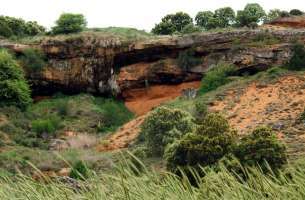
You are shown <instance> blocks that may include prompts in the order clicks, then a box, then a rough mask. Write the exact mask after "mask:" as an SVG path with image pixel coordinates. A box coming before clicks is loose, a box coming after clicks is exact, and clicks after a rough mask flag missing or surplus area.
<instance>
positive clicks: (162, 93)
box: [123, 81, 200, 116]
mask: <svg viewBox="0 0 305 200" xmlns="http://www.w3.org/2000/svg"><path fill="white" fill-rule="evenodd" d="M199 86H200V81H193V82H186V83H181V84H179V85H155V86H151V87H149V88H140V89H132V90H128V91H125V92H124V93H123V97H124V98H125V105H126V107H127V108H128V109H129V110H130V111H131V112H133V113H135V114H136V115H137V116H141V115H143V114H146V113H147V112H149V111H150V110H152V109H153V108H155V107H157V106H159V105H161V104H162V103H165V102H167V101H170V100H173V99H175V98H177V97H178V96H181V93H182V91H183V90H184V89H187V88H194V89H197V88H199Z"/></svg>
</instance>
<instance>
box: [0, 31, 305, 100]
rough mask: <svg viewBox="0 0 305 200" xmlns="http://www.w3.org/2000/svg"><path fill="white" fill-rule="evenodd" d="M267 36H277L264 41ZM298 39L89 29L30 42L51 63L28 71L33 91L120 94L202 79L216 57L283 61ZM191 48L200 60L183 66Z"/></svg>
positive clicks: (303, 36) (293, 35)
mask: <svg viewBox="0 0 305 200" xmlns="http://www.w3.org/2000/svg"><path fill="white" fill-rule="evenodd" d="M265 36H266V37H272V38H275V40H273V43H271V44H270V42H266V44H265V43H264V42H265V41H264V38H265ZM259 40H262V41H259ZM294 40H300V41H304V40H305V31H302V30H291V29H287V30H269V31H268V30H259V29H258V30H234V31H228V32H215V33H200V34H194V35H187V36H166V37H156V38H151V39H147V40H142V41H133V42H132V41H129V42H127V41H123V40H120V39H117V38H114V37H107V38H106V37H102V36H97V35H90V34H88V35H86V34H81V35H79V36H67V37H64V38H56V37H55V38H52V37H50V38H45V39H44V40H43V41H42V42H40V43H39V44H36V45H32V47H34V48H40V49H41V50H42V51H43V52H44V53H45V54H46V56H47V58H48V64H47V66H46V67H45V68H44V69H43V70H42V71H41V72H35V73H29V74H28V77H29V79H30V81H31V83H32V86H33V88H34V91H38V93H40V94H42V93H47V94H49V93H50V92H52V91H63V92H67V93H77V92H91V93H98V94H105V93H120V92H121V91H122V90H126V89H130V88H135V87H144V86H145V85H146V84H162V83H166V84H170V83H180V82H184V81H193V80H199V79H200V78H201V76H202V73H204V72H205V71H206V70H208V69H209V68H210V67H211V66H213V65H215V64H217V63H218V62H229V63H232V64H235V65H236V67H237V68H238V70H240V71H241V72H243V71H247V72H250V73H252V72H255V71H257V70H264V69H266V68H268V67H269V66H273V65H283V64H284V63H286V62H287V60H288V59H289V58H290V56H291V51H290V47H291V41H294ZM274 41H275V42H274ZM0 46H2V47H6V48H10V49H12V50H14V51H16V52H17V53H19V54H20V53H22V49H24V48H27V47H29V46H27V45H14V44H11V43H4V42H1V44H0ZM190 48H192V49H193V50H194V52H195V56H196V57H198V58H200V59H201V60H202V64H200V65H198V66H195V67H192V68H190V69H188V70H186V71H185V70H182V69H181V68H179V66H178V65H177V62H176V61H175V59H176V58H177V57H178V55H179V52H181V51H184V50H186V49H190ZM25 67H26V66H25Z"/></svg>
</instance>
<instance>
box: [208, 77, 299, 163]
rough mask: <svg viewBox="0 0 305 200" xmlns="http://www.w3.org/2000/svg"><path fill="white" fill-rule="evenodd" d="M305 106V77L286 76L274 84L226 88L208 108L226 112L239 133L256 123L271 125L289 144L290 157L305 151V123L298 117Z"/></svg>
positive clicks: (245, 131) (253, 126) (296, 156)
mask: <svg viewBox="0 0 305 200" xmlns="http://www.w3.org/2000/svg"><path fill="white" fill-rule="evenodd" d="M304 108H305V77H296V76H286V77H282V78H280V79H279V80H278V81H277V82H275V83H273V84H268V85H264V84H260V83H252V84H250V85H249V86H247V87H245V88H244V89H242V91H239V90H232V91H229V92H227V94H226V95H225V98H224V99H223V100H219V101H215V102H213V104H212V106H211V107H210V109H211V111H217V112H221V113H223V114H225V116H226V117H227V118H228V120H229V122H230V124H231V125H232V126H233V127H234V128H235V129H237V130H238V132H239V133H240V134H247V133H250V132H251V130H253V129H254V128H255V127H257V126H261V125H267V126H269V127H271V128H272V129H273V130H274V131H275V132H276V133H277V135H278V137H279V138H280V139H282V140H283V141H284V142H285V143H286V144H287V148H288V155H289V156H290V157H291V158H298V157H302V156H304V155H305V124H304V122H300V121H299V120H298V118H299V116H300V114H301V113H302V112H303V111H304Z"/></svg>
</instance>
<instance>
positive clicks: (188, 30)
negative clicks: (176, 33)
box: [181, 23, 201, 34]
mask: <svg viewBox="0 0 305 200" xmlns="http://www.w3.org/2000/svg"><path fill="white" fill-rule="evenodd" d="M196 32H201V29H200V28H199V27H198V26H195V25H194V24H193V23H190V24H188V25H186V26H185V27H183V29H182V30H181V33H182V34H190V33H196Z"/></svg>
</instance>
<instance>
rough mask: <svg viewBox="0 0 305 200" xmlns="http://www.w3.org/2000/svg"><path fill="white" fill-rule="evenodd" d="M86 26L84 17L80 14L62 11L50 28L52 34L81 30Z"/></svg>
mask: <svg viewBox="0 0 305 200" xmlns="http://www.w3.org/2000/svg"><path fill="white" fill-rule="evenodd" d="M86 26H87V22H86V19H85V17H84V15H82V14H72V13H64V14H62V15H60V17H59V19H58V20H57V21H56V26H55V27H53V28H52V33H53V34H69V33H78V32H81V31H83V30H84V29H85V28H86Z"/></svg>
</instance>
